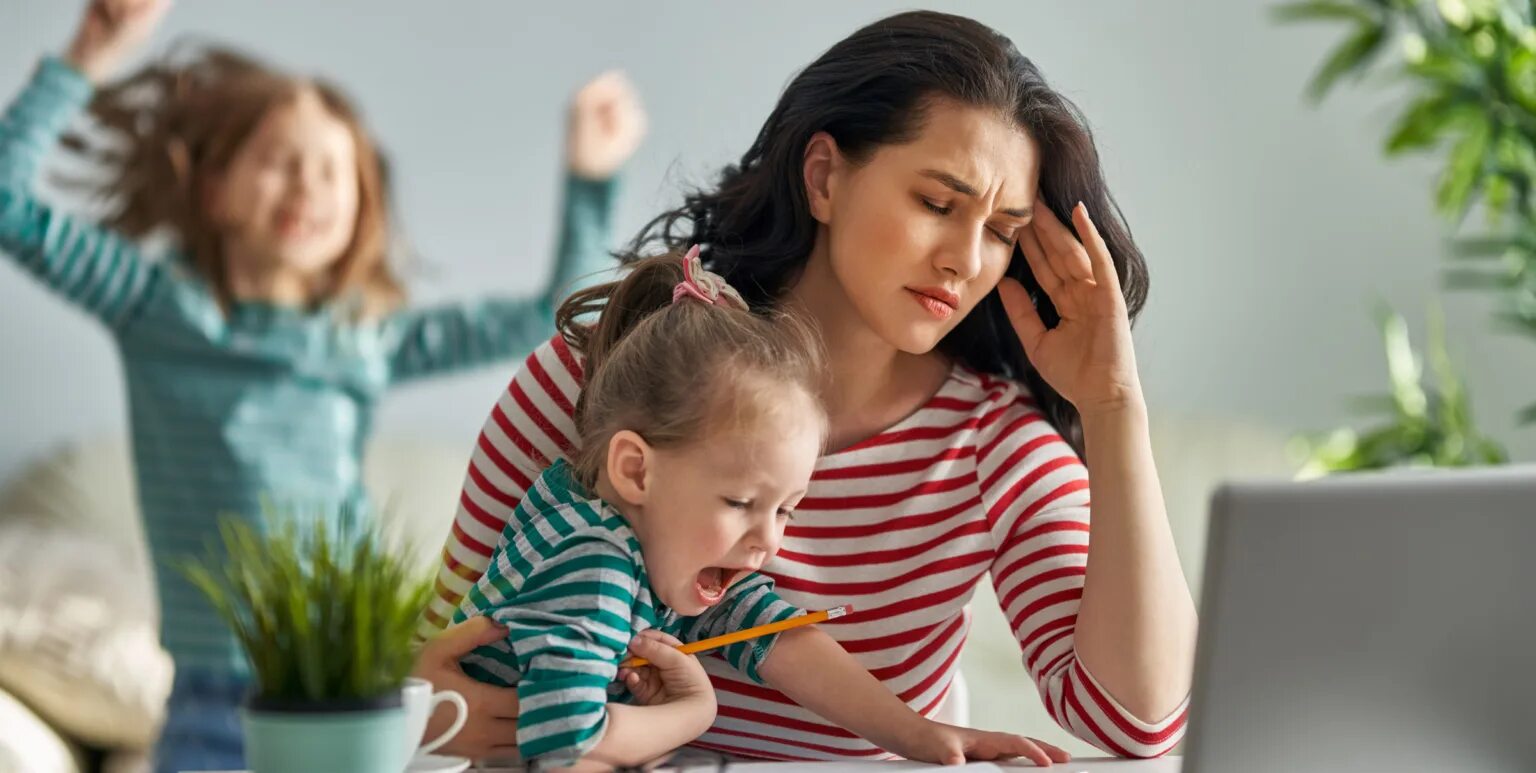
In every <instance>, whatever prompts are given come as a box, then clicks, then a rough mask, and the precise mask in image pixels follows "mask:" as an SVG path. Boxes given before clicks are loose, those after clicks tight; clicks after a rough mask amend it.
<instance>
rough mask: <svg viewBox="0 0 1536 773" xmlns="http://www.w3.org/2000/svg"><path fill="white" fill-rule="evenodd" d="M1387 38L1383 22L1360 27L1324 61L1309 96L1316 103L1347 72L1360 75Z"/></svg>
mask: <svg viewBox="0 0 1536 773" xmlns="http://www.w3.org/2000/svg"><path fill="white" fill-rule="evenodd" d="M1385 40H1386V28H1385V27H1383V26H1381V25H1380V24H1371V25H1367V26H1363V27H1361V28H1360V29H1359V30H1357V31H1356V32H1355V34H1353V35H1351V36H1349V37H1348V38H1346V39H1345V40H1344V42H1343V43H1340V44H1339V47H1338V48H1335V49H1334V50H1333V53H1332V54H1331V55H1330V56H1329V57H1328V59H1327V61H1325V62H1323V66H1322V67H1321V68H1319V69H1318V71H1317V74H1316V75H1314V76H1312V82H1311V84H1310V85H1308V87H1307V93H1308V96H1309V97H1310V98H1311V99H1312V101H1314V102H1320V101H1322V99H1323V97H1325V96H1327V94H1328V91H1329V90H1330V89H1332V88H1333V86H1334V84H1335V83H1337V82H1338V80H1339V79H1340V78H1342V77H1344V76H1346V75H1350V74H1358V73H1359V72H1361V71H1363V70H1364V69H1365V68H1366V67H1367V66H1369V65H1370V60H1371V57H1372V56H1373V55H1374V54H1375V53H1376V52H1377V51H1379V50H1380V49H1381V44H1382V42H1383V41H1385Z"/></svg>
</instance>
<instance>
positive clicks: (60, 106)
mask: <svg viewBox="0 0 1536 773" xmlns="http://www.w3.org/2000/svg"><path fill="white" fill-rule="evenodd" d="M91 95H92V87H91V84H90V83H89V82H88V81H87V80H86V79H85V78H84V77H82V76H81V75H80V74H79V73H78V72H76V71H75V70H74V69H72V68H71V67H69V66H68V65H66V64H64V63H63V62H61V61H59V60H57V59H51V58H50V59H45V60H43V62H42V63H41V64H40V65H39V67H38V69H37V71H36V74H35V75H34V77H33V78H32V80H31V82H30V83H29V84H28V85H27V86H26V88H25V89H24V90H23V91H22V93H21V94H20V96H19V97H17V99H16V100H15V101H14V102H13V103H12V104H11V105H10V107H9V108H8V109H7V111H6V112H5V114H4V117H3V118H0V253H3V254H5V255H6V256H7V257H8V258H10V259H11V260H12V261H13V262H14V263H15V264H16V265H18V266H19V267H21V268H22V269H23V270H24V271H26V272H28V273H31V274H32V275H34V276H35V277H36V278H37V279H38V280H40V281H41V282H42V283H43V284H44V285H46V286H47V287H49V288H50V289H52V290H53V291H54V292H56V293H58V294H59V295H61V296H63V297H64V298H65V299H67V300H68V301H70V302H71V303H73V304H75V305H77V306H79V307H80V308H82V309H84V310H85V311H86V312H88V313H90V314H91V315H93V316H94V317H96V318H97V319H99V320H100V321H101V322H102V323H104V324H105V326H106V328H107V329H108V330H109V331H110V333H111V335H112V337H113V339H114V341H115V342H116V344H117V348H118V349H119V351H120V352H121V356H122V361H123V368H124V372H125V380H126V382H127V388H128V411H129V421H130V424H131V430H132V449H133V461H134V472H135V479H136V483H137V488H138V498H139V504H140V507H141V510H142V512H143V516H144V526H145V533H146V536H147V538H148V541H149V545H150V550H151V553H152V555H153V557H154V558H155V564H156V580H157V586H158V589H159V593H160V600H161V607H162V615H161V617H162V620H161V630H162V640H163V642H164V645H165V647H166V648H167V649H168V650H169V651H170V652H171V654H172V656H173V657H174V658H175V660H176V662H177V664H178V667H182V668H185V667H188V666H192V667H197V668H203V669H209V670H213V671H217V672H222V673H236V674H243V673H246V672H247V669H248V666H247V664H246V661H245V658H244V656H243V655H242V654H241V652H240V651H239V649H238V646H237V643H236V641H235V639H234V637H233V636H232V635H231V633H230V632H229V631H228V630H227V629H226V627H225V626H224V625H223V623H221V622H220V621H219V620H218V619H217V618H216V617H215V615H214V614H213V612H212V610H211V608H210V607H209V606H208V605H207V604H206V603H205V602H204V601H203V599H202V597H201V596H200V595H199V594H198V592H197V591H196V590H195V589H194V588H193V587H192V586H191V585H190V584H189V583H187V582H186V581H185V579H184V578H183V577H182V576H181V574H180V572H178V571H175V570H174V569H173V568H171V567H170V566H168V562H169V561H170V560H174V559H178V558H182V557H188V556H192V555H201V554H203V553H204V552H205V551H206V550H207V548H208V546H209V545H210V544H211V542H212V538H214V537H216V535H217V522H218V518H219V517H220V516H221V515H233V516H237V517H240V518H245V519H249V520H250V521H251V522H252V523H253V524H256V525H257V526H258V528H259V527H260V524H261V523H262V519H263V516H264V515H265V513H266V511H268V510H273V509H275V510H280V511H282V512H284V514H285V515H286V514H289V513H292V514H295V515H297V516H299V517H308V518H321V517H324V518H332V519H335V518H340V517H341V514H342V513H344V512H350V513H351V514H352V516H351V517H355V515H356V514H357V513H366V512H367V503H366V498H365V496H364V493H363V489H362V483H361V458H362V453H363V445H364V442H365V440H366V439H367V437H368V434H369V430H370V424H371V422H372V417H373V413H374V408H375V406H376V404H377V402H378V400H379V398H380V397H381V396H382V395H383V394H384V391H385V390H386V389H388V388H389V387H391V386H393V385H395V384H399V383H402V382H405V381H409V380H412V379H418V378H423V377H427V376H432V375H436V374H441V373H447V372H450V371H454V370H458V369H463V368H468V367H472V366H476V365H481V364H485V363H491V362H498V361H501V360H507V359H511V358H515V357H521V356H523V355H525V354H526V353H527V352H528V351H530V350H532V349H533V347H535V346H537V345H538V344H539V343H541V342H542V341H544V340H546V339H548V337H549V335H550V334H551V333H552V331H553V309H554V304H555V302H556V300H557V294H558V293H559V292H560V291H561V289H562V288H565V287H568V286H570V285H571V283H573V282H575V281H577V280H578V279H579V278H581V277H585V276H588V275H590V274H592V273H594V272H596V271H600V270H602V269H603V268H606V267H608V266H609V265H611V264H610V262H609V261H608V260H607V257H606V252H605V249H606V245H607V242H608V240H609V236H610V233H611V226H610V216H611V212H612V208H613V207H612V202H613V195H614V185H613V183H612V182H611V181H586V180H579V179H574V178H572V179H569V180H567V182H566V189H565V209H564V215H563V217H564V223H563V225H562V228H561V235H560V246H559V251H558V255H557V260H556V268H555V271H554V276H553V279H552V280H551V283H550V284H549V286H548V290H547V291H546V292H544V293H543V294H541V295H537V296H534V297H528V298H516V299H505V300H499V299H498V300H483V301H479V302H475V303H465V304H454V305H444V306H440V307H435V308H424V309H414V310H405V311H401V312H398V313H396V314H394V315H392V316H389V317H387V318H384V319H382V320H379V321H376V322H364V323H359V322H356V321H352V320H350V319H348V318H347V317H345V315H343V314H342V313H341V312H339V311H337V310H335V309H330V308H319V309H315V310H305V309H298V308H291V307H282V306H274V305H270V304H262V303H237V304H235V305H234V306H233V307H232V308H230V309H228V310H227V311H226V310H225V309H223V308H221V307H220V305H219V303H218V302H217V300H216V299H215V297H214V295H213V294H212V292H211V291H210V289H209V288H208V286H207V285H206V284H205V283H204V282H203V281H202V280H201V279H199V278H197V277H196V276H194V275H192V274H191V273H189V272H188V271H187V270H185V268H184V267H183V262H182V261H180V260H178V259H177V258H176V257H175V256H170V257H168V258H164V259H159V260H154V259H149V258H146V256H145V255H144V254H143V253H142V252H141V250H140V247H139V246H138V245H137V244H136V243H135V242H133V241H131V240H128V239H125V238H123V237H121V236H120V235H117V234H115V233H113V232H111V231H108V230H104V229H102V228H101V227H99V226H97V225H96V224H94V223H92V222H89V221H86V220H82V219H79V218H76V217H73V216H71V215H68V214H65V213H63V212H61V211H59V210H56V209H55V208H53V207H52V206H50V205H48V204H47V203H45V202H43V201H41V200H40V199H39V198H38V197H37V195H36V193H35V192H34V191H35V184H36V177H37V175H38V171H39V168H40V167H41V164H42V161H43V158H44V157H45V156H46V155H47V154H48V153H49V151H50V150H51V149H52V148H53V147H54V146H55V145H57V144H58V142H59V138H60V136H61V134H62V133H63V131H64V129H65V128H66V126H67V125H68V124H69V123H70V122H71V121H72V120H73V119H75V118H76V117H77V116H78V115H79V114H80V113H81V112H82V111H83V109H84V107H85V105H86V104H87V102H88V101H89V100H90V97H91ZM14 408H16V407H15V406H13V409H14Z"/></svg>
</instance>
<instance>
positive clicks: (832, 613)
mask: <svg viewBox="0 0 1536 773" xmlns="http://www.w3.org/2000/svg"><path fill="white" fill-rule="evenodd" d="M852 611H853V607H851V606H848V605H846V604H844V605H843V606H840V607H833V608H831V609H828V610H825V611H822V612H808V613H806V614H803V615H800V616H798V617H791V618H789V619H788V620H780V621H779V622H777V623H769V624H767V625H759V626H757V627H755V628H746V629H743V630H740V631H737V632H736V633H728V634H726V635H724V636H716V637H714V638H713V639H705V640H703V641H696V642H694V643H692V644H684V645H683V646H681V647H678V648H677V650H678V651H679V652H681V653H683V654H684V655H697V654H699V653H700V652H708V651H710V650H717V649H720V648H721V647H727V646H730V645H732V644H735V643H736V642H739V641H746V640H748V639H756V638H757V637H759V636H767V635H768V634H771V633H778V632H780V631H788V630H789V629H791V628H799V627H800V626H802V625H815V624H816V623H824V622H826V621H828V620H835V619H837V618H839V617H842V616H843V615H846V614H848V613H850V612H852ZM650 664H651V661H649V660H646V659H645V658H630V659H629V660H626V661H624V662H623V663H620V664H619V668H639V667H641V666H648V665H650Z"/></svg>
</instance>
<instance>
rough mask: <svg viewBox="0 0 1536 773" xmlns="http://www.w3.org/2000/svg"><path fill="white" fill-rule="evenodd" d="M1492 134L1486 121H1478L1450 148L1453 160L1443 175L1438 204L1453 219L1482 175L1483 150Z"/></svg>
mask: <svg viewBox="0 0 1536 773" xmlns="http://www.w3.org/2000/svg"><path fill="white" fill-rule="evenodd" d="M1490 134H1491V130H1490V129H1489V126H1488V123H1487V121H1483V120H1478V121H1475V122H1473V123H1471V124H1470V125H1469V126H1468V127H1467V130H1466V133H1465V134H1463V135H1462V136H1461V139H1460V140H1457V142H1456V144H1455V146H1454V147H1452V148H1451V155H1450V159H1449V160H1448V161H1447V162H1446V166H1445V171H1444V172H1442V173H1441V176H1440V187H1439V189H1438V190H1437V192H1436V195H1435V204H1436V206H1437V207H1438V208H1439V209H1440V212H1441V214H1443V215H1445V216H1446V217H1448V218H1450V219H1452V220H1459V219H1461V215H1462V213H1463V212H1465V211H1466V208H1467V204H1468V202H1469V200H1470V199H1471V197H1472V191H1473V190H1474V189H1475V188H1476V186H1477V183H1478V180H1479V179H1480V178H1481V176H1482V172H1483V162H1484V153H1485V152H1486V151H1487V150H1488V140H1489V136H1490Z"/></svg>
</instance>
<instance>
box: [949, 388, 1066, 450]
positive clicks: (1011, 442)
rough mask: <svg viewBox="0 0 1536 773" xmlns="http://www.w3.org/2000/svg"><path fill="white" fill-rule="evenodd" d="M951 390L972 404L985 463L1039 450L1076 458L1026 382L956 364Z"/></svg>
mask: <svg viewBox="0 0 1536 773" xmlns="http://www.w3.org/2000/svg"><path fill="white" fill-rule="evenodd" d="M949 389H950V391H951V393H952V394H955V395H956V396H958V397H959V398H960V399H962V400H964V401H965V402H967V403H968V404H969V405H970V406H971V407H970V416H971V421H972V422H973V427H974V429H975V443H976V451H977V457H978V459H980V460H981V461H983V462H984V463H985V462H986V460H987V459H988V458H992V459H998V458H1009V457H1013V456H1015V455H1017V454H1019V453H1021V452H1023V453H1032V452H1033V451H1036V450H1042V451H1049V452H1050V453H1051V454H1062V455H1066V456H1072V457H1074V458H1075V456H1076V454H1075V452H1073V451H1072V447H1071V446H1070V445H1069V444H1068V443H1067V442H1066V440H1065V439H1063V438H1062V436H1061V433H1060V432H1059V431H1057V429H1056V427H1055V426H1054V425H1053V424H1051V422H1050V419H1049V418H1048V417H1047V416H1046V414H1045V412H1044V411H1042V410H1041V409H1040V406H1039V404H1038V403H1037V402H1036V401H1035V397H1034V394H1033V393H1032V392H1031V391H1030V389H1029V386H1028V385H1027V384H1025V383H1024V382H1022V381H1019V380H1018V379H1014V378H1009V377H1007V376H1002V375H998V374H995V373H983V372H980V371H977V370H973V369H971V368H968V367H965V366H963V365H957V366H955V368H954V371H953V372H952V373H951V374H950V385H949Z"/></svg>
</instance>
